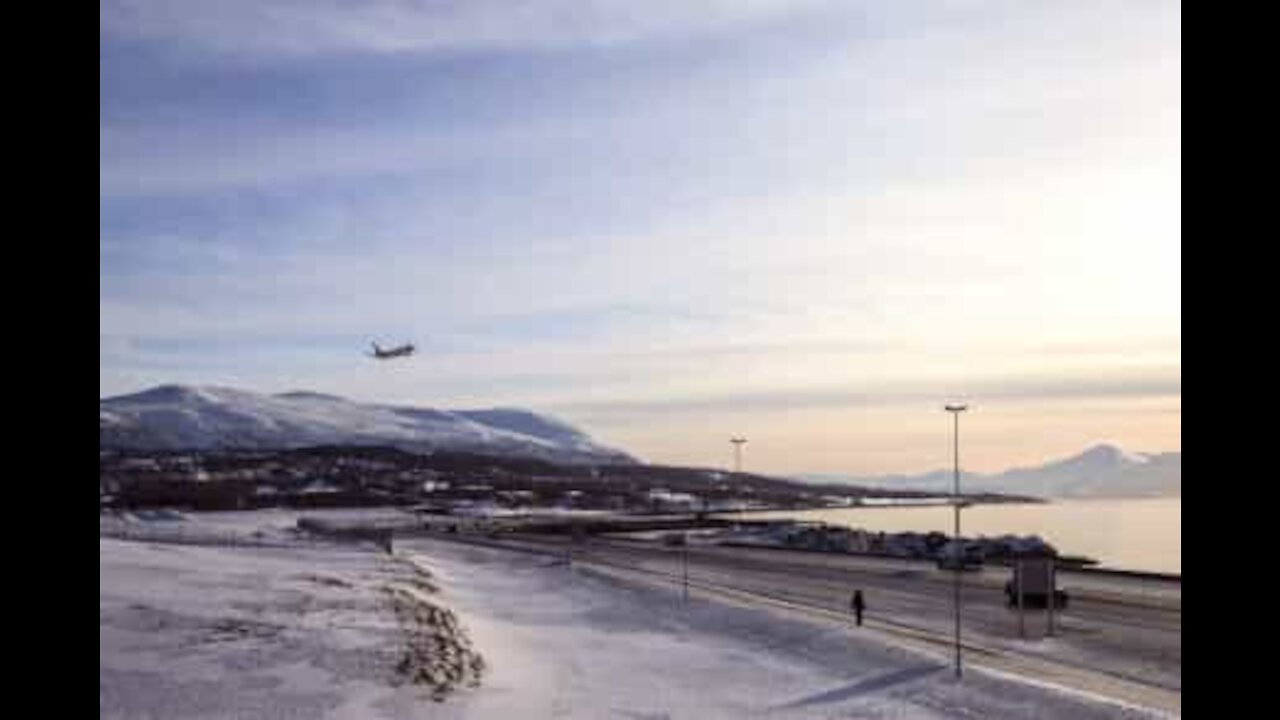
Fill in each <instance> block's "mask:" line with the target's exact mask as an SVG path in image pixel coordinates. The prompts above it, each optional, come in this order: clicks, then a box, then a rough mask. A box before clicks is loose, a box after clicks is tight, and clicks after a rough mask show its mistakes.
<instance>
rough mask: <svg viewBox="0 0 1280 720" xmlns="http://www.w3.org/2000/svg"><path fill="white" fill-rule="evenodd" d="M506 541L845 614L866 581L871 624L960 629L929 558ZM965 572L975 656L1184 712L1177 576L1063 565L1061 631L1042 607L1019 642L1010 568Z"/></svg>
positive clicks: (946, 631) (934, 633)
mask: <svg viewBox="0 0 1280 720" xmlns="http://www.w3.org/2000/svg"><path fill="white" fill-rule="evenodd" d="M505 542H507V543H518V544H520V545H522V546H524V547H526V548H528V549H535V550H542V551H547V552H552V553H559V554H565V553H568V554H570V555H571V556H572V558H573V560H574V561H576V562H585V563H592V564H597V565H601V566H607V567H612V568H616V569H618V570H630V571H633V572H642V573H647V574H649V575H650V576H652V577H655V578H659V579H661V580H662V581H664V582H669V583H671V584H672V585H673V589H676V588H678V586H679V585H680V583H681V581H682V578H683V576H684V572H685V567H686V563H687V569H688V577H689V579H690V581H691V583H693V584H694V585H695V586H698V585H704V586H705V587H707V588H713V587H714V588H721V589H725V590H736V591H741V592H744V593H749V594H752V595H754V596H758V597H762V598H768V599H772V600H777V601H780V602H785V603H789V604H794V605H796V606H799V607H802V608H811V609H813V610H814V611H821V612H825V613H846V612H848V606H849V598H850V595H851V594H852V591H853V589H854V588H858V589H861V590H862V592H863V595H864V597H865V598H866V603H867V610H866V613H865V618H866V623H867V626H868V627H869V628H875V629H878V630H887V631H894V632H897V633H898V634H900V635H903V636H904V637H907V636H915V637H918V638H920V639H924V640H929V641H932V642H934V643H935V644H936V645H937V646H938V647H945V644H946V643H947V642H949V641H950V639H951V638H952V636H953V632H954V613H953V606H952V598H953V589H954V586H953V582H954V573H952V572H948V571H941V570H938V569H937V568H935V567H933V566H932V565H930V564H928V563H921V562H918V561H907V560H896V559H888V558H870V557H860V556H850V555H836V554H823V553H804V552H794V551H784V550H769V549H753V548H740V547H734V548H729V547H720V546H712V545H696V544H695V545H691V546H690V547H689V548H688V549H687V551H685V550H682V549H680V548H672V547H664V546H662V545H659V544H656V543H652V542H640V541H633V540H618V539H600V538H593V539H591V540H590V541H588V542H586V543H583V544H573V543H568V542H566V541H565V540H563V539H559V538H548V537H545V536H535V535H522V536H518V537H515V538H512V539H510V540H508V541H505ZM961 577H962V582H961V620H962V623H961V624H962V634H963V638H964V641H965V642H966V643H967V644H971V645H972V646H973V650H974V652H984V651H985V652H988V653H990V652H998V653H999V654H1000V655H1001V656H1002V657H1004V658H1006V659H1008V660H1009V661H1011V662H1024V663H1030V664H1031V665H1034V666H1035V668H1032V669H1031V670H1030V672H1036V673H1038V672H1045V671H1046V670H1045V669H1046V668H1049V669H1053V668H1056V669H1057V670H1060V671H1062V672H1064V673H1069V672H1072V671H1073V670H1078V671H1079V672H1080V673H1087V674H1089V675H1091V676H1092V677H1094V678H1101V679H1102V680H1104V681H1106V680H1108V679H1110V681H1111V682H1112V683H1113V684H1115V685H1116V686H1117V687H1121V690H1122V691H1117V692H1116V694H1117V695H1124V696H1144V695H1145V696H1147V697H1148V698H1152V697H1154V698H1156V699H1157V702H1155V703H1154V704H1156V705H1159V706H1162V707H1164V708H1165V709H1169V708H1170V707H1171V706H1172V707H1173V708H1174V709H1175V710H1180V706H1181V690H1182V601H1181V584H1180V583H1177V582H1169V581H1156V580H1146V579H1134V578H1124V577H1108V576H1095V575H1088V574H1085V573H1065V572H1064V573H1062V574H1061V575H1060V576H1059V583H1060V585H1061V586H1062V587H1063V588H1065V589H1066V590H1067V591H1068V592H1069V593H1070V594H1071V601H1070V603H1069V607H1068V608H1067V609H1066V610H1064V611H1061V612H1059V613H1056V617H1055V633H1054V635H1053V636H1052V637H1046V636H1045V631H1046V625H1047V620H1048V618H1047V616H1046V613H1045V612H1044V611H1030V610H1029V611H1027V613H1026V616H1025V633H1026V639H1022V638H1021V637H1020V628H1019V619H1018V613H1017V612H1016V610H1011V609H1010V608H1008V607H1006V605H1005V597H1004V593H1003V587H1004V583H1005V581H1006V580H1007V579H1008V570H1007V569H1002V568H993V569H984V570H982V571H980V572H970V573H963V574H962V576H961ZM677 591H678V590H677ZM1028 667H1030V666H1028ZM1037 668H1038V669H1037ZM1147 691H1149V692H1147Z"/></svg>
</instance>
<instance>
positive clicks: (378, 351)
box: [369, 343, 414, 360]
mask: <svg viewBox="0 0 1280 720" xmlns="http://www.w3.org/2000/svg"><path fill="white" fill-rule="evenodd" d="M372 345H373V352H371V353H369V357H371V358H377V359H378V360H390V359H391V358H398V357H407V356H409V355H412V354H413V352H414V347H413V344H412V343H408V344H405V345H399V346H397V347H393V348H387V349H385V350H384V349H382V348H380V347H378V343H372Z"/></svg>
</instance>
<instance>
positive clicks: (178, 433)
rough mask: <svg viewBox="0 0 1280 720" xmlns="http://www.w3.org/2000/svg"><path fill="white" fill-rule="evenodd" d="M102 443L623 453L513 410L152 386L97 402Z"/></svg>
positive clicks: (562, 456) (597, 458) (576, 458)
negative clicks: (337, 446) (459, 408)
mask: <svg viewBox="0 0 1280 720" xmlns="http://www.w3.org/2000/svg"><path fill="white" fill-rule="evenodd" d="M98 403H99V433H98V440H99V446H100V447H117V448H125V449H145V450H164V449H216V448H226V449H232V448H245V449H254V448H275V449H284V448H297V447H306V446H313V445H327V444H352V445H389V446H393V447H399V448H401V449H405V450H409V451H413V452H432V451H436V450H457V451H468V452H483V453H492V454H497V455H513V456H517V455H518V456H526V457H533V458H541V459H546V460H552V461H556V462H563V463H593V462H625V463H633V462H635V459H634V458H632V457H631V456H630V455H628V454H627V453H625V452H623V451H621V450H618V449H615V448H611V447H608V446H605V445H603V444H601V443H598V442H596V441H595V440H593V439H592V438H591V437H590V436H588V435H587V434H586V433H584V432H582V431H580V430H578V429H577V428H574V427H573V426H572V425H569V424H568V423H565V422H563V421H560V420H558V419H555V418H552V417H549V416H546V415H541V414H539V413H535V412H533V411H531V410H523V409H519V408H510V407H502V408H487V409H478V410H439V409H435V408H429V407H413V406H405V405H391V404H381V403H365V402H358V401H353V400H348V399H345V398H341V397H338V396H335V395H328V394H325V393H317V392H310V391H304V390H295V391H291V392H287V393H278V394H265V393H256V392H252V391H248V390H239V389H236V388H229V387H221V386H214V385H173V384H171V385H159V386H156V387H152V388H148V389H146V390H142V391H140V392H137V393H132V394H128V395H117V396H113V397H108V398H99V400H98Z"/></svg>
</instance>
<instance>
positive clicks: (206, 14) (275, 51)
mask: <svg viewBox="0 0 1280 720" xmlns="http://www.w3.org/2000/svg"><path fill="white" fill-rule="evenodd" d="M829 4H830V3H815V2H811V1H807V0H799V1H798V2H797V0H699V2H686V1H685V0H648V1H647V2H644V3H636V2H631V1H630V0H535V1H533V2H528V1H526V2H511V1H510V0H456V1H450V0H368V1H366V2H356V3H353V2H346V1H344V0H223V1H222V2H218V3H205V2H192V1H190V0H102V2H101V3H100V5H99V20H100V25H101V28H102V30H103V32H105V33H107V34H109V35H110V36H112V37H114V38H119V39H134V40H160V41H169V42H174V43H180V44H184V45H190V46H197V47H202V48H205V49H206V50H209V51H213V52H216V53H224V54H248V55H271V56H294V57H305V56H314V55H317V54H325V53H406V52H417V53H422V52H457V51H475V50H510V49H554V48H563V47H574V46H605V45H617V44H625V43H632V42H638V41H644V40H648V39H654V38H667V37H681V36H689V35H698V34H705V33H719V32H726V31H730V30H740V29H742V28H744V27H750V26H751V25H754V24H757V23H761V22H767V21H770V20H774V19H777V18H779V17H784V16H786V15H789V14H793V13H795V12H797V11H798V10H802V9H804V8H805V7H807V6H813V5H829Z"/></svg>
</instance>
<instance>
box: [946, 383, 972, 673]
mask: <svg viewBox="0 0 1280 720" xmlns="http://www.w3.org/2000/svg"><path fill="white" fill-rule="evenodd" d="M968 409H969V406H967V405H947V406H946V410H947V412H949V413H951V417H952V419H953V420H954V421H955V423H954V427H955V430H954V433H953V437H954V447H955V470H954V474H953V475H952V486H951V507H952V510H953V511H954V513H955V532H954V533H953V534H952V538H951V548H952V550H953V551H954V552H955V557H954V558H951V561H952V563H953V564H952V572H953V573H954V574H953V577H954V579H955V581H954V582H953V583H952V585H953V586H954V590H955V596H954V599H953V600H952V603H951V604H952V607H953V608H954V609H955V615H956V643H955V644H956V677H957V678H958V677H960V566H961V564H962V560H963V556H962V555H961V552H960V413H962V412H964V411H965V410H968Z"/></svg>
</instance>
